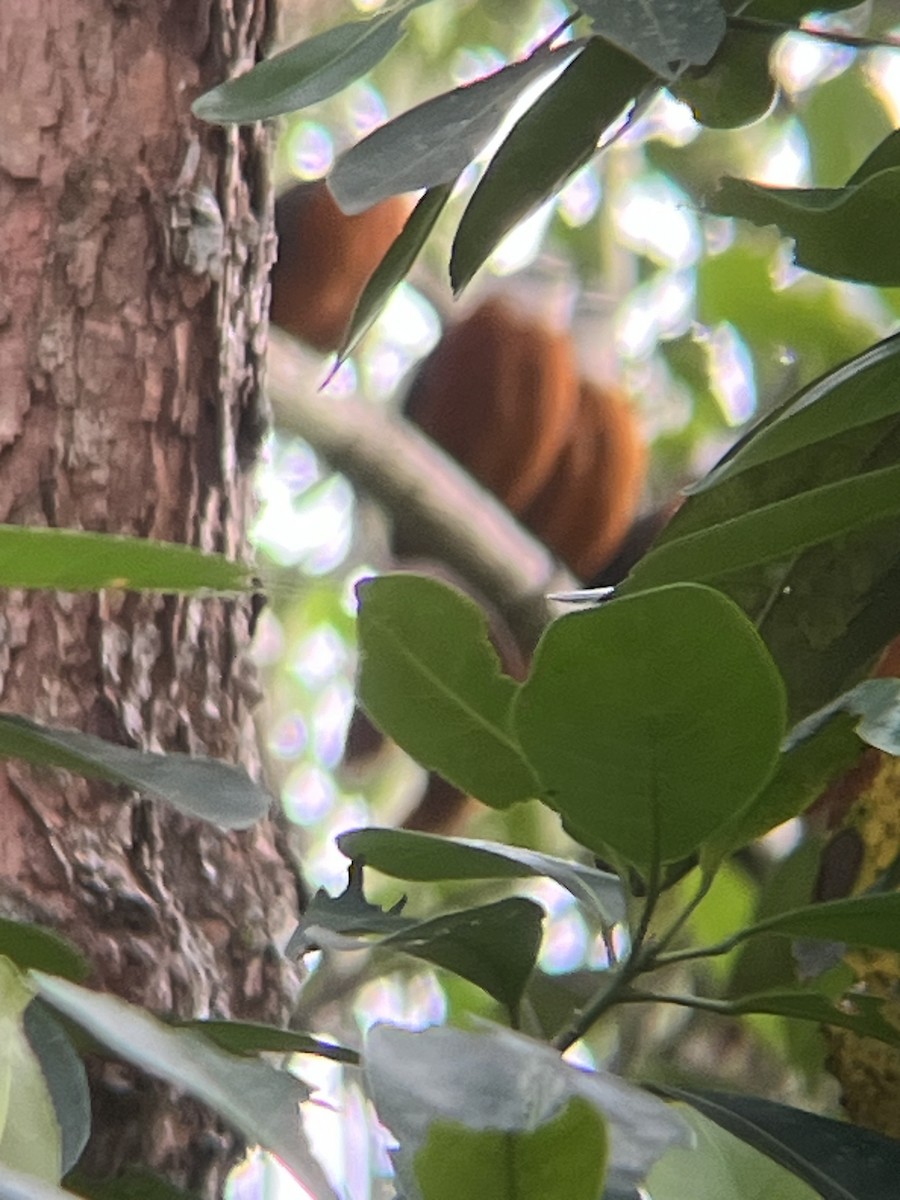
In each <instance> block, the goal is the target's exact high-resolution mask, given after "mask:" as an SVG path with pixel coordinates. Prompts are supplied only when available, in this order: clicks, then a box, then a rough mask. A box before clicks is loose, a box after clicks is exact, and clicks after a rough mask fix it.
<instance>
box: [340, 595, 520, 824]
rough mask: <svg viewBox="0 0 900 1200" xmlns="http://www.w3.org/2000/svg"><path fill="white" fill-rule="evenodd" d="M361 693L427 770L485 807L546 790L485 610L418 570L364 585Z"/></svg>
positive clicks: (386, 728) (362, 700)
mask: <svg viewBox="0 0 900 1200" xmlns="http://www.w3.org/2000/svg"><path fill="white" fill-rule="evenodd" d="M357 593H358V595H359V600H360V609H359V644H360V667H359V684H358V691H359V699H360V703H361V704H362V706H363V707H364V708H365V710H366V712H367V713H368V714H369V716H370V717H371V718H372V720H373V721H374V722H375V724H376V725H377V726H378V727H379V728H380V729H382V730H383V731H384V732H385V733H387V734H388V735H389V736H390V737H392V738H393V739H394V740H395V741H396V742H397V743H398V744H399V745H400V746H402V747H403V749H404V750H406V751H407V752H408V753H409V754H411V755H412V756H413V757H414V758H415V759H417V760H418V762H420V763H421V764H422V765H423V766H425V767H428V768H429V769H430V770H433V771H437V772H439V773H440V774H441V775H443V776H444V777H445V778H447V779H449V780H450V782H451V783H454V784H456V786H457V787H459V788H462V789H463V790H464V791H467V792H469V793H470V794H471V795H473V796H476V797H477V798H478V799H479V800H482V801H483V802H484V803H485V804H489V805H492V806H493V807H495V808H505V807H507V806H508V805H510V804H513V803H514V802H515V801H517V800H527V799H529V798H531V797H533V796H535V795H536V794H537V782H536V780H535V778H534V776H533V774H532V772H531V770H530V768H529V766H528V764H527V762H526V760H525V758H524V756H523V755H522V752H521V750H520V748H519V745H518V743H517V741H516V738H515V735H514V734H513V731H512V725H511V722H510V705H511V704H512V700H513V697H514V696H515V695H516V692H517V690H518V688H517V685H516V683H515V682H514V681H513V680H512V679H510V678H509V677H508V676H506V675H503V674H502V672H501V669H500V662H499V659H498V658H497V655H496V653H495V651H494V649H493V647H492V646H491V645H490V643H489V641H488V636H487V621H486V619H485V616H484V614H483V613H482V612H481V610H480V609H479V608H478V607H477V606H476V605H475V604H474V603H473V602H472V601H471V600H469V599H468V597H466V596H463V595H462V593H461V592H458V591H456V589H455V588H450V587H448V586H447V585H446V584H442V583H438V582H437V581H436V580H433V579H425V578H422V577H419V576H415V575H385V576H382V577H381V578H379V579H370V580H366V581H364V582H363V583H361V584H359V585H358V588H357Z"/></svg>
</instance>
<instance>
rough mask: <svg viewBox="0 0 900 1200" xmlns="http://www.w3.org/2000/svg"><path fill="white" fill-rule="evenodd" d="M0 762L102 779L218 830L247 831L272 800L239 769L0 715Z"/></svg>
mask: <svg viewBox="0 0 900 1200" xmlns="http://www.w3.org/2000/svg"><path fill="white" fill-rule="evenodd" d="M0 758H21V759H24V760H25V761H26V762H30V763H34V764H36V765H38V766H45V767H60V768H62V769H63V770H64V771H72V772H73V773H74V774H76V775H84V776H85V777H86V778H88V779H103V780H106V781H107V782H108V783H117V784H122V785H123V786H124V787H130V788H134V789H136V790H137V791H140V792H150V793H152V794H153V795H154V796H159V797H160V798H161V799H163V800H167V801H168V802H169V804H171V805H172V806H173V807H174V808H177V809H178V810H179V811H180V812H183V813H185V814H186V815H187V816H189V817H200V818H201V819H203V820H205V821H212V822H213V823H214V824H216V825H219V826H221V828H223V829H247V828H248V827H249V826H250V825H252V824H254V822H256V821H258V820H259V819H260V818H261V817H263V816H265V814H266V813H267V812H268V809H269V805H270V804H271V798H270V797H269V796H268V795H266V793H265V792H264V791H262V789H261V788H259V787H258V786H257V785H256V784H255V783H254V782H253V780H252V779H251V778H250V776H249V775H248V774H247V772H246V771H244V770H243V768H242V767H232V766H229V765H228V763H223V762H219V761H218V760H216V759H213V758H200V757H197V756H193V755H188V754H152V753H150V752H149V751H146V750H131V749H129V748H128V747H127V746H119V745H117V744H116V743H115V742H107V741H104V740H103V738H98V737H94V736H93V735H92V734H88V733H79V732H78V731H76V730H74V729H51V728H49V727H48V726H46V725H38V724H37V722H36V721H29V720H27V719H26V718H25V717H19V716H13V715H12V714H10V713H0Z"/></svg>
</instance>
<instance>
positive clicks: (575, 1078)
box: [365, 1025, 690, 1196]
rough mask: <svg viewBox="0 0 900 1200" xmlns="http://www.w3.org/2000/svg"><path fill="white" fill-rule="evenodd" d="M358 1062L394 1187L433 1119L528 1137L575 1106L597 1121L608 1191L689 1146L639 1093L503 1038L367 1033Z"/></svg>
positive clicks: (386, 1028) (675, 1123)
mask: <svg viewBox="0 0 900 1200" xmlns="http://www.w3.org/2000/svg"><path fill="white" fill-rule="evenodd" d="M365 1061H366V1071H367V1073H368V1076H369V1081H370V1085H371V1088H372V1095H373V1098H374V1100H375V1105H376V1107H377V1109H378V1114H379V1117H380V1118H381V1120H382V1121H383V1122H384V1124H385V1125H387V1127H388V1128H389V1129H390V1130H391V1132H392V1133H393V1134H394V1136H395V1137H396V1138H397V1140H398V1142H399V1143H400V1148H399V1150H398V1151H397V1152H396V1154H395V1156H394V1159H395V1164H396V1166H397V1170H398V1178H399V1181H400V1183H401V1185H407V1184H409V1185H411V1186H412V1188H416V1180H415V1169H414V1163H415V1158H416V1155H417V1154H418V1153H419V1151H420V1150H421V1148H422V1146H424V1145H425V1144H426V1142H427V1140H428V1136H429V1133H430V1130H431V1128H432V1127H433V1125H434V1123H435V1122H436V1121H439V1122H441V1123H444V1122H453V1123H455V1124H459V1125H462V1126H464V1127H465V1128H467V1129H471V1130H476V1131H478V1130H481V1131H484V1130H493V1131H500V1132H507V1133H516V1132H532V1131H534V1130H535V1129H538V1128H540V1127H541V1126H542V1125H545V1124H546V1123H547V1121H548V1120H551V1119H552V1118H553V1117H554V1116H556V1115H557V1114H558V1113H559V1112H560V1111H562V1110H564V1109H565V1107H566V1106H567V1105H568V1104H569V1103H570V1102H571V1101H572V1100H573V1099H575V1098H579V1099H581V1100H582V1101H584V1102H586V1103H587V1104H589V1105H590V1106H591V1107H592V1108H593V1109H594V1110H595V1111H596V1112H597V1113H598V1114H599V1115H600V1116H601V1117H603V1119H604V1121H605V1123H606V1127H607V1133H608V1138H609V1172H608V1179H607V1183H608V1186H609V1187H611V1188H628V1187H633V1186H635V1185H636V1184H637V1183H639V1182H640V1181H641V1179H643V1177H644V1176H645V1175H646V1173H647V1171H648V1170H649V1169H650V1166H651V1165H652V1164H653V1163H654V1162H655V1161H656V1159H657V1158H659V1156H660V1155H661V1154H662V1153H663V1151H664V1150H665V1149H666V1148H667V1147H668V1146H671V1145H679V1144H680V1145H686V1144H690V1135H689V1134H688V1132H687V1130H686V1127H685V1125H684V1122H683V1121H682V1120H681V1119H680V1118H679V1117H678V1116H677V1115H676V1114H675V1113H673V1112H672V1111H671V1109H670V1108H668V1107H667V1106H666V1105H664V1104H661V1103H660V1102H659V1101H658V1100H656V1099H655V1098H654V1097H653V1096H650V1095H649V1094H648V1093H647V1092H645V1091H642V1090H641V1089H640V1088H637V1087H634V1086H633V1085H632V1084H629V1083H626V1082H625V1081H624V1080H623V1079H620V1078H618V1077H617V1076H614V1075H607V1074H605V1073H603V1072H596V1071H582V1070H579V1069H578V1068H576V1067H573V1066H571V1065H570V1064H569V1063H567V1062H565V1061H564V1060H563V1059H562V1058H561V1057H560V1055H559V1054H558V1053H557V1052H556V1051H554V1050H552V1049H551V1048H550V1047H549V1046H547V1045H545V1044H542V1043H540V1042H536V1041H532V1040H531V1039H530V1038H526V1037H522V1036H521V1035H519V1034H515V1033H512V1032H511V1031H509V1030H500V1029H496V1028H489V1029H486V1030H485V1031H484V1032H481V1033H468V1032H464V1031H462V1030H459V1029H453V1028H449V1027H444V1028H438V1027H435V1028H431V1029H425V1030H422V1031H420V1032H411V1031H409V1030H404V1029H397V1028H394V1027H393V1026H390V1025H376V1026H375V1027H374V1028H373V1029H372V1030H370V1032H369V1036H368V1039H367V1043H366V1054H365ZM597 1150H598V1153H601V1154H602V1147H597ZM404 1190H407V1189H406V1187H405V1186H404ZM410 1194H411V1195H415V1194H416V1191H411V1192H410ZM458 1194H460V1195H462V1194H465V1193H463V1192H460V1193H458ZM484 1194H485V1195H486V1196H487V1195H488V1194H492V1193H488V1192H485V1193H484ZM513 1194H515V1193H513ZM526 1194H529V1193H526ZM576 1194H577V1193H576Z"/></svg>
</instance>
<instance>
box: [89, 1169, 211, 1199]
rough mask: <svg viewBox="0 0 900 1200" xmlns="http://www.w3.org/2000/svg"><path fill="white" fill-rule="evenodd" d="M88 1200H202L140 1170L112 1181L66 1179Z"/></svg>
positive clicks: (131, 1171)
mask: <svg viewBox="0 0 900 1200" xmlns="http://www.w3.org/2000/svg"><path fill="white" fill-rule="evenodd" d="M66 1182H67V1183H68V1184H69V1186H70V1187H71V1188H73V1189H74V1190H75V1191H76V1192H77V1193H78V1195H79V1196H83V1197H84V1198H85V1200H201V1198H200V1196H199V1194H198V1193H197V1192H185V1191H182V1189H181V1188H177V1187H175V1186H174V1185H173V1184H171V1183H169V1181H168V1180H167V1179H162V1178H161V1177H160V1176H159V1175H154V1174H152V1173H151V1172H150V1171H145V1170H142V1169H141V1168H139V1167H133V1168H127V1169H126V1170H125V1171H123V1172H122V1174H121V1175H116V1176H115V1177H114V1178H113V1179H103V1180H98V1179H97V1178H96V1177H94V1176H91V1177H88V1176H86V1175H84V1174H82V1172H81V1171H76V1172H75V1173H74V1174H73V1175H70V1176H69V1178H68V1179H67V1180H66Z"/></svg>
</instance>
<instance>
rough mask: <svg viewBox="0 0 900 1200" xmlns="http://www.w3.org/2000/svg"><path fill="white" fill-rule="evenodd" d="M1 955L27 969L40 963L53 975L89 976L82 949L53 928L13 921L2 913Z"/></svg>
mask: <svg viewBox="0 0 900 1200" xmlns="http://www.w3.org/2000/svg"><path fill="white" fill-rule="evenodd" d="M0 955H5V956H6V957H7V958H8V959H10V960H11V961H12V962H14V963H15V964H16V966H17V967H19V968H21V970H23V971H27V970H28V969H29V968H31V967H36V968H37V969H38V970H40V971H48V972H50V973H52V974H53V975H63V976H65V978H66V979H73V980H74V981H75V982H76V983H80V982H81V980H83V979H87V977H88V974H89V973H90V969H91V968H90V965H89V964H88V961H87V959H86V958H84V956H83V955H82V954H80V953H79V951H78V950H76V949H75V947H74V946H73V945H72V944H71V942H67V941H66V939H65V938H63V937H60V935H59V934H58V933H56V932H55V931H54V930H52V929H45V928H44V927H43V926H42V925H30V924H27V923H25V922H24V921H10V920H8V919H7V918H6V917H0Z"/></svg>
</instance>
